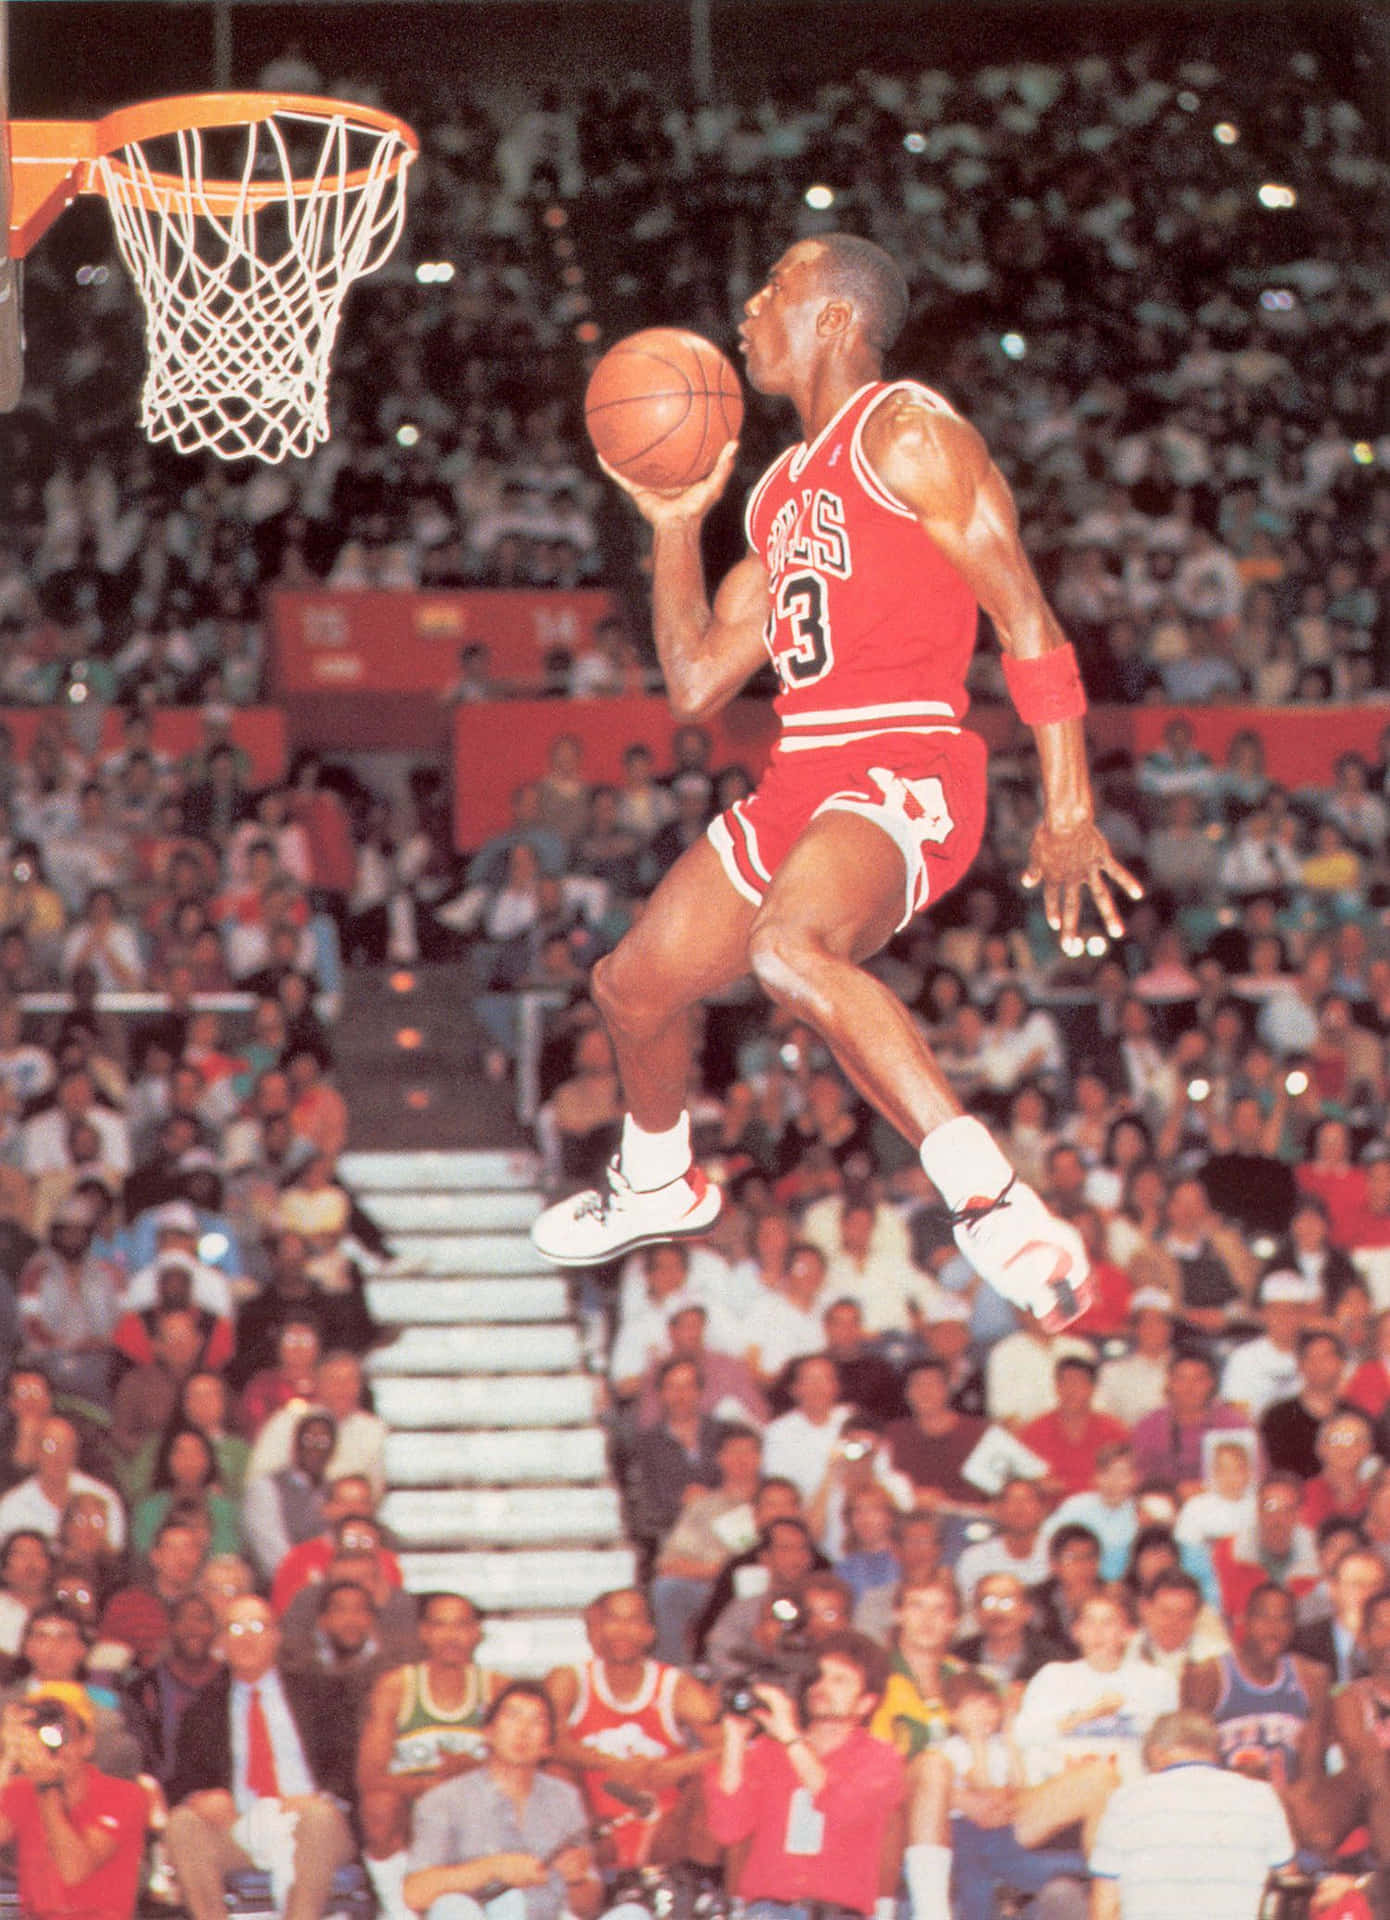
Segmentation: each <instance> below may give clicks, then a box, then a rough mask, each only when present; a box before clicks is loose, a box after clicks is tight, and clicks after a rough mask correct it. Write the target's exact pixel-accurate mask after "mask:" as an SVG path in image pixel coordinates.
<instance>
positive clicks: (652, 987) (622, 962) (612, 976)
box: [589, 946, 679, 1040]
mask: <svg viewBox="0 0 1390 1920" xmlns="http://www.w3.org/2000/svg"><path fill="white" fill-rule="evenodd" d="M589 992H590V995H591V996H592V999H593V1002H594V1005H595V1006H596V1007H597V1008H598V1010H599V1012H600V1014H601V1015H602V1016H603V1023H604V1025H605V1026H606V1027H607V1028H608V1030H609V1032H610V1033H621V1034H626V1035H627V1036H628V1037H629V1038H632V1039H637V1040H640V1039H642V1038H643V1037H644V1036H645V1035H647V1034H649V1033H656V1032H659V1031H660V1029H661V1027H662V1026H663V1025H664V1024H665V1022H666V1021H667V1020H669V1019H670V1017H671V1015H672V1013H673V1012H675V1011H677V1010H678V1005H679V1003H674V1002H672V1001H671V1000H670V999H669V998H668V997H667V996H666V995H664V994H663V993H662V992H661V972H660V969H659V968H658V967H654V966H652V965H651V964H650V963H649V961H644V960H643V959H641V958H640V957H639V956H638V955H637V954H635V953H634V952H632V951H631V950H630V949H628V948H627V947H626V946H618V947H615V948H614V950H613V952H612V953H609V954H605V955H604V957H603V959H602V960H598V961H595V963H594V968H593V971H592V973H591V974H590V976H589Z"/></svg>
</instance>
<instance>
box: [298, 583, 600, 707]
mask: <svg viewBox="0 0 1390 1920" xmlns="http://www.w3.org/2000/svg"><path fill="white" fill-rule="evenodd" d="M270 610H271V611H270V619H271V632H272V636H273V640H274V662H275V665H274V674H275V691H276V694H277V696H278V697H279V698H281V699H288V698H293V697H294V695H296V694H305V693H317V694H324V693H333V694H349V693H366V694H373V693H426V694H439V693H442V692H443V691H444V690H445V689H446V688H447V687H450V686H452V685H453V683H454V681H455V680H456V679H457V678H458V657H459V650H460V648H462V647H465V646H467V645H468V644H469V642H470V641H475V640H480V641H482V642H484V643H485V644H486V646H487V647H488V648H489V649H490V651H491V655H492V672H493V675H494V676H495V677H496V678H497V679H498V680H504V681H514V682H518V683H520V684H521V685H523V686H531V687H537V688H538V687H539V686H540V684H541V662H542V661H543V659H544V658H545V655H546V654H547V653H548V652H549V651H550V649H551V648H552V647H564V648H565V649H566V650H567V651H568V652H569V653H572V654H573V653H578V652H580V651H581V650H582V649H583V647H584V646H585V644H586V643H587V641H588V639H589V637H590V635H591V634H592V633H593V630H594V628H595V626H596V625H597V624H598V622H599V621H600V620H602V619H603V618H604V617H605V616H606V615H608V614H611V613H613V612H615V611H616V603H615V601H614V598H613V596H612V594H610V593H608V592H607V591H605V590H603V589H601V588H597V587H585V588H581V589H578V590H576V591H574V592H571V593H566V592H561V591H545V592H541V591H536V592H526V591H506V592H503V591H496V592H494V591H491V590H488V589H482V588H480V589H476V590H474V589H471V588H470V589H468V590H466V591H459V592H447V593H379V592H361V593H358V592H332V591H329V590H327V589H325V590H324V591H322V592H317V593H276V594H272V595H271V600H270Z"/></svg>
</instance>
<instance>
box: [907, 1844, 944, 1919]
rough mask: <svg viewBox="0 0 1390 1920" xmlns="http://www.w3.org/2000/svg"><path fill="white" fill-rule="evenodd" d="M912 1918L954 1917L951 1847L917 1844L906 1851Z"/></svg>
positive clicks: (908, 1894)
mask: <svg viewBox="0 0 1390 1920" xmlns="http://www.w3.org/2000/svg"><path fill="white" fill-rule="evenodd" d="M903 1877H904V1878H905V1879H906V1881H907V1897H908V1899H909V1901H910V1902H911V1904H912V1920H951V1849H950V1848H949V1847H929V1846H925V1845H918V1846H915V1847H908V1848H907V1849H906V1850H905V1851H904V1853H903Z"/></svg>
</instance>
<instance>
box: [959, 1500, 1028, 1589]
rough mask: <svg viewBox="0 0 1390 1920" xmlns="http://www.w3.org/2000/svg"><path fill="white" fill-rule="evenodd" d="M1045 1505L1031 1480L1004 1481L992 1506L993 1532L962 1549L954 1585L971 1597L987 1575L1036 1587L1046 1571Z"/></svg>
mask: <svg viewBox="0 0 1390 1920" xmlns="http://www.w3.org/2000/svg"><path fill="white" fill-rule="evenodd" d="M1046 1514H1047V1503H1046V1501H1045V1500H1044V1499H1043V1496H1042V1494H1041V1492H1040V1491H1039V1489H1038V1487H1037V1485H1036V1484H1035V1483H1034V1482H1033V1481H1032V1480H1022V1479H1014V1480H1006V1481H1005V1482H1004V1485H1003V1486H1002V1487H1001V1488H1000V1489H999V1492H998V1494H997V1496H996V1497H995V1502H994V1525H995V1531H994V1533H993V1534H991V1535H990V1537H989V1538H988V1539H986V1540H979V1541H977V1542H976V1543H975V1544H974V1545H973V1546H969V1547H967V1548H966V1549H965V1551H964V1553H963V1554H962V1555H961V1556H960V1558H959V1560H957V1562H956V1568H955V1573H956V1584H957V1585H958V1586H959V1588H960V1590H961V1592H962V1593H963V1594H972V1593H974V1591H975V1589H976V1588H977V1587H978V1586H979V1584H980V1582H981V1581H982V1580H983V1579H984V1578H985V1575H986V1574H990V1573H1011V1574H1013V1575H1014V1577H1015V1578H1016V1579H1019V1580H1021V1581H1022V1582H1023V1584H1024V1586H1025V1587H1036V1586H1039V1585H1040V1584H1041V1583H1042V1582H1043V1581H1044V1580H1046V1578H1047V1576H1048V1573H1049V1571H1050V1568H1049V1565H1048V1554H1047V1541H1046V1539H1044V1537H1043V1520H1044V1519H1045V1517H1046Z"/></svg>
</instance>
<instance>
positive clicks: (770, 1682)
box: [720, 1599, 819, 1716]
mask: <svg viewBox="0 0 1390 1920" xmlns="http://www.w3.org/2000/svg"><path fill="white" fill-rule="evenodd" d="M771 1613H772V1617H773V1619H774V1620H775V1621H776V1622H777V1627H778V1633H777V1644H776V1645H775V1646H774V1648H773V1649H772V1651H771V1652H770V1653H768V1654H766V1655H765V1656H764V1657H763V1658H762V1659H761V1660H759V1661H758V1662H757V1663H756V1664H751V1665H749V1666H746V1667H741V1668H740V1669H739V1670H738V1672H737V1673H735V1674H733V1675H731V1676H730V1678H729V1679H728V1680H726V1681H725V1683H724V1686H723V1688H722V1690H721V1693H720V1702H721V1704H722V1706H723V1708H724V1711H725V1712H726V1713H740V1714H744V1715H745V1716H746V1715H749V1714H755V1713H757V1711H758V1709H759V1708H760V1707H761V1705H762V1702H761V1700H759V1698H758V1695H757V1689H758V1688H759V1687H780V1688H781V1689H782V1691H783V1693H788V1694H790V1695H791V1696H792V1698H793V1699H794V1700H795V1699H797V1698H798V1697H799V1696H800V1693H801V1690H802V1688H803V1687H804V1686H805V1685H806V1684H807V1682H808V1681H810V1680H814V1678H815V1676H816V1668H817V1666H818V1665H819V1661H818V1657H817V1654H816V1651H815V1648H814V1647H813V1646H812V1645H811V1643H810V1641H809V1640H808V1639H807V1638H806V1616H805V1614H804V1613H803V1612H802V1610H801V1607H800V1606H799V1604H798V1603H797V1602H796V1601H795V1600H789V1599H782V1600H774V1601H773V1603H772V1607H771Z"/></svg>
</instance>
